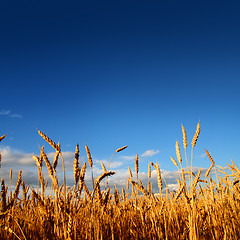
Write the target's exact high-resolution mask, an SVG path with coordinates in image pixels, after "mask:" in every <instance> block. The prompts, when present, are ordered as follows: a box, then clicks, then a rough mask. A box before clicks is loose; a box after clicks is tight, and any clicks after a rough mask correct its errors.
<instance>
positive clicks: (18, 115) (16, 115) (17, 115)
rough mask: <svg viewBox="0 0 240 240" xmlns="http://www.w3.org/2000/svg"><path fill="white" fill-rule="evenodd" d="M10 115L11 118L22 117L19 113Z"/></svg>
mask: <svg viewBox="0 0 240 240" xmlns="http://www.w3.org/2000/svg"><path fill="white" fill-rule="evenodd" d="M10 117H12V118H22V117H23V116H22V115H20V114H12V115H10Z"/></svg>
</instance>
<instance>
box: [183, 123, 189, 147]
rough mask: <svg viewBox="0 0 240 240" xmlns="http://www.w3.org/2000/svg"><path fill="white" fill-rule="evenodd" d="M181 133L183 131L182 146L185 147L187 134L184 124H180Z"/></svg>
mask: <svg viewBox="0 0 240 240" xmlns="http://www.w3.org/2000/svg"><path fill="white" fill-rule="evenodd" d="M182 133H183V147H184V148H185V149H186V148H187V145H188V144H187V134H186V130H185V128H184V126H183V125H182Z"/></svg>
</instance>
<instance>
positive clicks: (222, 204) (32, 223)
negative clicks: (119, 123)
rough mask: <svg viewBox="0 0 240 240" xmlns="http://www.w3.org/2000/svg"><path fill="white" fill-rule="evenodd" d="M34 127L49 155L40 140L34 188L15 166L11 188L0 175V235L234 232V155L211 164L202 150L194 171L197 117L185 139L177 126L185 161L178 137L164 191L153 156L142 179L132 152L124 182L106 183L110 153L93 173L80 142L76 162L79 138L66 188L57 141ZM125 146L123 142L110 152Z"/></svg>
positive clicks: (239, 201)
mask: <svg viewBox="0 0 240 240" xmlns="http://www.w3.org/2000/svg"><path fill="white" fill-rule="evenodd" d="M38 133H39V134H40V136H41V137H42V138H43V139H44V140H45V141H46V142H47V143H48V144H50V145H51V146H52V147H53V149H54V151H55V156H54V160H53V162H52V163H51V162H50V161H49V159H48V156H47V155H46V153H45V152H44V147H42V148H41V151H40V154H39V156H35V155H33V157H32V158H33V161H35V162H36V165H37V169H38V187H37V188H36V189H33V188H32V187H31V186H27V185H26V184H25V183H24V179H22V172H21V170H20V171H19V176H18V181H17V183H16V186H15V190H14V191H11V186H7V185H6V184H5V181H4V179H1V205H0V225H1V227H0V239H169V240H171V239H226V240H229V239H240V221H239V219H240V192H239V190H240V189H239V186H238V185H239V179H240V170H239V169H238V167H237V166H236V165H235V164H234V162H233V161H232V162H231V165H230V164H227V169H226V167H224V168H223V167H221V166H216V165H215V162H214V160H213V158H212V157H211V155H210V154H209V152H208V151H207V150H205V152H206V154H207V156H208V158H209V169H208V170H207V171H206V173H205V174H204V175H203V174H201V169H200V170H199V172H197V173H195V174H194V172H193V152H194V147H195V145H196V143H197V139H198V137H199V134H200V123H198V125H197V129H196V132H195V135H194V136H193V138H192V141H191V143H188V141H187V134H186V132H185V129H184V127H183V126H182V133H183V148H184V151H185V154H183V155H185V157H184V161H186V165H187V167H186V168H183V165H182V154H181V152H180V146H179V142H178V141H176V155H177V158H176V160H175V159H174V158H172V157H171V158H170V159H169V161H170V160H171V161H172V164H174V165H175V166H176V167H177V169H178V172H179V178H178V179H176V181H178V190H177V191H170V190H169V189H168V186H167V185H166V189H164V190H163V182H164V178H163V176H162V174H161V170H160V168H159V164H158V163H151V162H150V163H149V165H148V183H147V185H146V186H143V184H142V182H141V179H140V178H139V175H138V173H139V162H138V155H136V158H135V169H134V171H133V170H131V169H130V168H129V178H128V182H127V186H126V188H123V189H117V187H115V189H110V188H109V185H108V178H109V177H111V175H114V174H115V172H113V171H111V170H110V169H111V159H112V158H111V159H110V160H109V165H108V166H104V164H103V163H102V174H100V175H99V176H95V177H94V173H93V165H94V161H93V159H92V157H91V153H90V150H89V148H88V147H87V146H85V148H86V154H87V158H88V161H87V162H85V163H84V164H83V165H82V167H81V168H80V164H79V147H78V145H77V146H76V151H75V159H73V175H74V180H75V184H74V186H71V187H69V186H67V185H66V176H65V167H64V158H63V156H62V152H61V149H60V144H56V143H55V142H54V141H52V140H51V139H50V138H49V137H48V136H47V135H45V134H44V133H42V132H41V131H38ZM4 137H5V135H3V136H2V137H1V138H0V141H2V140H3V139H4ZM188 145H189V146H188ZM187 147H190V148H191V156H190V158H188V157H187V152H186V149H187ZM125 148H127V146H124V147H122V148H119V149H117V150H116V151H115V153H118V152H121V151H123V150H124V149H125ZM115 153H114V154H115ZM114 154H113V155H114ZM112 157H113V156H112ZM58 161H61V162H62V166H63V170H62V171H63V178H64V180H63V184H62V185H61V186H60V184H59V179H58V177H57V172H56V167H57V164H58ZM43 164H45V165H46V167H47V170H48V174H49V179H50V180H49V181H48V180H46V179H45V178H44V175H43V171H42V167H43ZM87 165H89V166H90V168H91V178H92V186H91V188H90V186H87V184H86V183H85V174H86V167H87ZM152 169H154V170H156V172H157V180H158V189H159V192H158V193H157V194H156V193H155V194H154V193H153V186H152V183H151V172H152ZM132 171H133V172H134V177H133V172H132ZM11 179H12V171H10V174H9V180H8V181H9V182H10V184H11ZM47 187H50V188H51V193H50V194H47V191H46V189H47Z"/></svg>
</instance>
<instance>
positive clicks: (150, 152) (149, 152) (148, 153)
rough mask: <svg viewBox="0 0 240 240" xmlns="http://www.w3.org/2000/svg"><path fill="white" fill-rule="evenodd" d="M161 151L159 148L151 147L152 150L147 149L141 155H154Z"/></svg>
mask: <svg viewBox="0 0 240 240" xmlns="http://www.w3.org/2000/svg"><path fill="white" fill-rule="evenodd" d="M158 153H159V150H156V151H155V150H153V149H151V150H147V151H145V152H144V153H143V154H142V155H141V157H152V156H153V155H156V154H158Z"/></svg>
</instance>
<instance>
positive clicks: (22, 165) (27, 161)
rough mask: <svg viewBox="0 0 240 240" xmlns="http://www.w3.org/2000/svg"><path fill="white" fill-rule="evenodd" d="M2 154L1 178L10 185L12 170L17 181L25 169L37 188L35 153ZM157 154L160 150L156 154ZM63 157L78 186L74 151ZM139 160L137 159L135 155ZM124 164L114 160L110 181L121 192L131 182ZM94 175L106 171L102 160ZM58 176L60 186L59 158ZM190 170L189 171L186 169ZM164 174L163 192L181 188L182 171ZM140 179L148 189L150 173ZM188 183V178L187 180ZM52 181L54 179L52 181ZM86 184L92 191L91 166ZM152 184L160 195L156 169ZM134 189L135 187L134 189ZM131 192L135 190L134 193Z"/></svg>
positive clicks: (11, 151) (2, 149) (95, 164)
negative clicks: (178, 180)
mask: <svg viewBox="0 0 240 240" xmlns="http://www.w3.org/2000/svg"><path fill="white" fill-rule="evenodd" d="M0 152H1V154H2V168H1V169H0V175H1V177H2V178H4V179H6V182H8V179H9V170H10V169H11V168H12V169H13V179H14V181H16V180H17V175H18V171H19V170H20V169H22V171H23V180H24V181H25V183H26V184H30V185H31V186H36V184H37V179H38V171H37V166H36V163H35V161H34V160H33V159H32V153H23V152H21V151H18V150H15V149H12V148H10V147H0ZM154 152H156V151H154ZM54 154H55V153H54V152H51V153H48V154H47V156H48V158H49V161H50V162H51V163H52V162H53V158H54ZM62 154H63V158H64V163H65V169H66V177H67V184H68V186H73V185H74V175H73V162H74V152H70V151H69V152H63V153H62ZM125 157H126V156H125ZM134 157H135V156H134ZM85 161H87V160H86V159H84V158H83V157H82V158H80V160H79V165H80V167H81V166H82V165H83V163H84V162H85ZM102 162H103V163H104V165H105V166H106V168H107V166H108V160H102ZM123 163H124V162H123V161H113V162H111V166H110V168H111V170H112V171H114V172H116V174H115V175H113V176H111V177H109V178H108V183H109V186H110V188H111V189H112V190H114V187H115V184H116V185H117V187H118V189H119V190H120V189H121V188H122V187H123V188H126V186H127V179H128V177H129V172H128V169H127V168H123V167H122V165H123ZM93 167H94V168H93V173H94V177H95V178H96V177H97V176H99V175H100V174H102V172H103V170H102V167H101V161H100V160H95V161H94V162H93ZM199 169H200V168H199V167H194V168H193V172H194V173H195V174H197V172H198V171H199ZM56 170H57V176H58V179H59V184H61V183H62V181H63V172H62V161H61V158H59V164H58V166H57V169H56ZM184 170H187V169H184ZM206 171H207V168H204V169H202V173H201V176H200V178H201V179H204V174H205V172H206ZM43 172H44V178H45V180H46V179H47V178H49V177H48V170H47V168H46V166H45V164H43ZM132 173H133V180H134V181H136V180H137V178H136V173H135V171H132ZM161 175H162V182H163V192H164V191H165V190H166V184H165V181H166V183H167V185H168V189H169V190H170V191H172V190H177V189H178V183H177V180H176V179H179V172H178V171H166V170H164V169H161ZM138 176H139V179H140V180H141V181H142V183H143V185H144V186H147V184H148V174H147V173H146V172H139V175H138ZM186 179H187V180H188V177H186ZM49 181H51V180H49ZM85 181H86V184H87V186H88V187H89V190H91V188H92V176H91V170H90V167H89V165H88V164H87V171H86V177H85ZM150 181H151V183H153V192H154V193H158V192H159V189H158V180H157V172H156V170H155V169H154V168H153V167H152V171H151V178H150ZM104 184H105V181H104V180H103V182H102V190H103V189H104ZM130 189H131V187H130ZM130 191H131V190H130Z"/></svg>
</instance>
